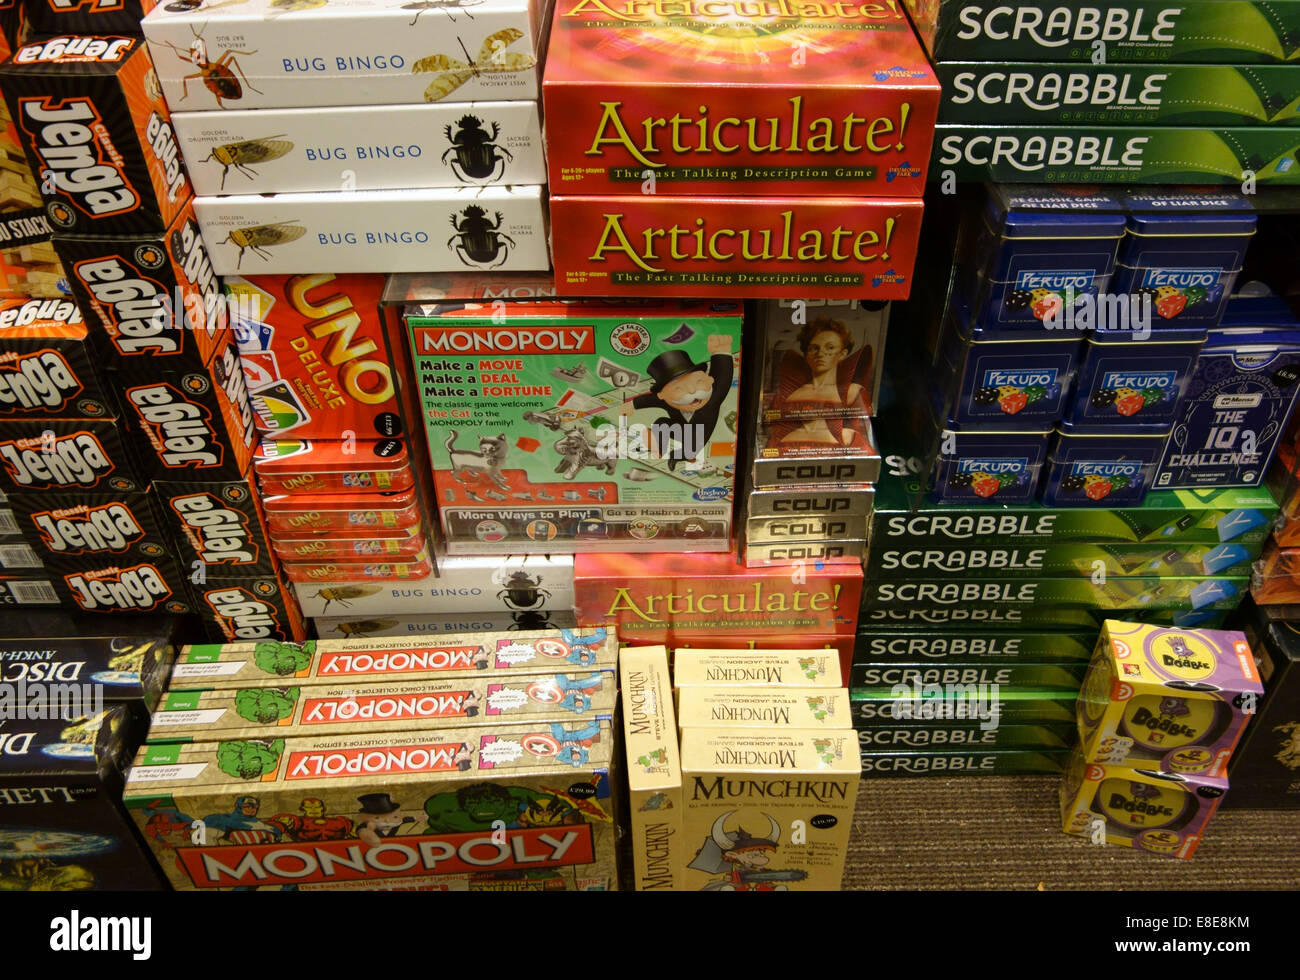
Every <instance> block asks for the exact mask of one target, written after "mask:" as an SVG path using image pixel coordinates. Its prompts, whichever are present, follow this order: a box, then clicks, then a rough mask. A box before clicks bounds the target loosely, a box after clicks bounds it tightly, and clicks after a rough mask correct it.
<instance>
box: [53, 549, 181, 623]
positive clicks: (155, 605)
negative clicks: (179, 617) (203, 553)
mask: <svg viewBox="0 0 1300 980" xmlns="http://www.w3.org/2000/svg"><path fill="white" fill-rule="evenodd" d="M50 578H51V580H52V581H53V583H54V589H55V591H56V592H57V593H58V594H59V598H60V599H62V600H63V605H64V607H65V608H67V609H76V610H80V611H81V612H86V613H102V614H104V615H118V614H121V613H124V612H129V613H149V612H169V613H188V612H192V611H193V606H192V604H191V601H190V593H189V582H190V580H189V579H188V578H187V577H185V576H184V575H182V573H181V570H180V568H179V566H177V564H176V559H175V558H173V557H172V556H171V555H170V554H165V555H158V556H156V557H151V558H138V557H133V556H122V557H121V558H118V559H117V560H113V559H112V558H102V557H101V558H100V559H99V560H97V561H93V562H87V563H86V564H85V565H84V566H83V567H81V568H77V569H75V570H71V571H61V572H54V573H51V575H50Z"/></svg>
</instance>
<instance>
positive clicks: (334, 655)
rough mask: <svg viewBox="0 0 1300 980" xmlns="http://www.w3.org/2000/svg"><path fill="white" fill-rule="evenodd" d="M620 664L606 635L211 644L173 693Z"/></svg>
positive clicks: (180, 664) (179, 668) (179, 673)
mask: <svg viewBox="0 0 1300 980" xmlns="http://www.w3.org/2000/svg"><path fill="white" fill-rule="evenodd" d="M617 660H618V644H617V643H616V642H615V641H614V639H613V637H612V636H610V635H609V634H608V633H607V632H606V631H605V630H603V629H597V630H535V631H529V630H521V631H519V632H501V633H467V634H462V635H460V636H448V635H440V636H411V637H392V638H388V639H383V638H381V639H373V640H372V639H359V638H358V639H345V640H308V641H307V642H305V643H278V642H274V641H262V642H250V643H228V644H207V645H198V646H188V647H186V648H185V649H184V650H183V651H182V652H181V655H180V656H179V657H178V658H177V663H176V667H175V668H174V669H173V670H172V685H171V689H172V690H173V691H176V690H183V689H189V690H192V689H194V688H215V687H280V686H283V685H284V684H285V683H286V682H287V683H293V684H298V685H319V684H330V683H334V682H336V681H338V682H351V681H358V682H360V681H396V680H421V679H424V680H434V679H438V678H447V677H466V676H469V677H472V676H474V675H476V674H483V673H484V672H490V673H493V674H497V673H509V672H511V671H519V670H524V671H526V672H530V673H531V672H539V671H540V672H551V673H554V672H555V671H556V670H569V669H572V668H575V667H576V668H579V669H590V670H612V669H614V667H615V665H616V663H617Z"/></svg>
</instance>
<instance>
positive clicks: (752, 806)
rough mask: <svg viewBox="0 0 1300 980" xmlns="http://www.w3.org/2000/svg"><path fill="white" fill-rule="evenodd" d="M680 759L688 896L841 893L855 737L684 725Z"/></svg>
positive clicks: (855, 772) (856, 771) (856, 772)
mask: <svg viewBox="0 0 1300 980" xmlns="http://www.w3.org/2000/svg"><path fill="white" fill-rule="evenodd" d="M681 759H682V806H683V808H684V810H683V813H682V836H683V845H684V847H685V849H686V850H685V854H687V855H691V854H692V853H693V855H694V856H693V857H692V858H691V860H690V862H689V863H688V864H687V865H686V868H685V869H684V870H683V872H682V888H683V889H684V890H689V891H810V890H815V891H836V890H838V889H839V887H840V878H841V876H842V875H843V873H844V857H845V853H846V851H847V848H848V842H849V835H850V833H851V831H852V825H853V807H854V804H855V803H856V802H857V795H858V781H859V778H860V774H861V767H860V766H859V764H858V747H857V739H856V738H855V737H854V735H853V732H851V731H842V730H837V731H805V730H800V729H790V730H787V731H779V732H757V731H746V730H736V729H725V728H721V729H720V728H687V729H685V730H683V732H682V747H681ZM795 826H802V827H805V828H807V830H806V833H804V834H802V835H799V834H796V833H795V832H794V830H793V828H794V827H795ZM763 858H766V859H767V860H763Z"/></svg>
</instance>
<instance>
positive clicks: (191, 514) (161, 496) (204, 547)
mask: <svg viewBox="0 0 1300 980" xmlns="http://www.w3.org/2000/svg"><path fill="white" fill-rule="evenodd" d="M154 493H155V494H156V495H157V498H158V505H159V508H160V509H161V511H162V514H163V520H164V521H165V522H166V524H167V528H168V531H169V532H170V534H169V537H170V540H171V541H172V542H173V546H174V547H175V549H176V553H177V555H178V556H179V558H180V563H181V568H182V569H184V570H185V571H186V572H190V573H195V572H198V571H199V570H200V569H202V576H203V578H204V579H205V580H206V579H209V578H213V579H226V578H241V577H242V578H248V577H258V576H269V577H274V575H275V560H274V559H273V558H272V557H271V546H270V539H269V537H268V534H267V529H266V523H265V521H264V519H263V517H262V508H261V504H260V501H259V498H258V496H257V491H256V490H255V489H254V487H253V484H252V482H251V481H250V480H249V479H248V478H247V477H245V478H244V479H243V480H230V481H226V482H223V483H171V482H162V481H160V482H158V483H155V484H154ZM196 584H197V583H196Z"/></svg>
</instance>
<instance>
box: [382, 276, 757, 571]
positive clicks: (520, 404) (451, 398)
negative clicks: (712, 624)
mask: <svg viewBox="0 0 1300 980" xmlns="http://www.w3.org/2000/svg"><path fill="white" fill-rule="evenodd" d="M406 323H407V327H408V329H409V331H410V337H411V349H412V352H413V357H414V361H415V370H416V375H417V377H418V378H419V382H420V395H421V399H422V403H423V408H424V423H425V429H426V431H427V433H428V437H429V449H430V455H431V457H432V464H433V477H434V486H435V488H436V492H437V495H438V504H439V510H440V512H441V515H442V519H443V527H444V529H445V531H446V534H447V538H448V546H449V550H452V551H454V550H455V546H456V544H457V542H458V541H461V540H465V539H468V541H469V542H470V543H471V546H473V544H475V543H476V544H477V545H478V547H479V550H485V551H495V552H498V553H499V552H503V551H504V552H514V553H523V552H536V553H550V552H555V551H560V552H567V551H571V550H574V548H575V547H576V546H577V545H576V543H575V542H576V541H577V540H578V539H579V538H582V539H584V542H590V543H592V544H594V542H595V541H597V540H599V541H600V542H601V544H602V545H604V547H606V548H608V549H611V550H621V551H627V550H651V549H654V550H663V547H664V546H663V544H656V541H661V542H662V541H664V540H665V539H668V538H685V539H687V540H692V542H693V543H692V545H691V546H692V547H706V546H707V547H709V548H710V549H711V550H723V549H724V548H726V547H728V542H727V538H728V532H729V527H730V517H731V502H732V499H733V484H734V480H735V470H736V435H737V431H738V429H737V426H738V421H737V418H738V414H737V413H738V411H739V396H738V390H739V370H738V363H737V362H738V357H739V354H740V329H741V310H740V308H739V306H737V305H734V304H713V305H709V306H706V305H704V304H702V303H700V304H692V303H683V302H679V301H663V302H654V303H648V304H643V305H637V306H618V305H613V306H606V305H600V304H594V303H589V304H579V305H573V304H564V303H558V302H551V303H545V302H539V303H533V304H529V303H514V304H509V305H508V306H506V307H505V308H504V309H498V308H497V307H496V306H495V305H487V304H478V303H468V304H447V305H444V306H431V307H429V306H426V307H411V308H408V310H407V313H406ZM683 522H686V525H688V526H689V527H695V528H698V530H697V531H696V532H694V533H692V532H691V531H690V530H689V529H688V527H687V526H686V525H683Z"/></svg>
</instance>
